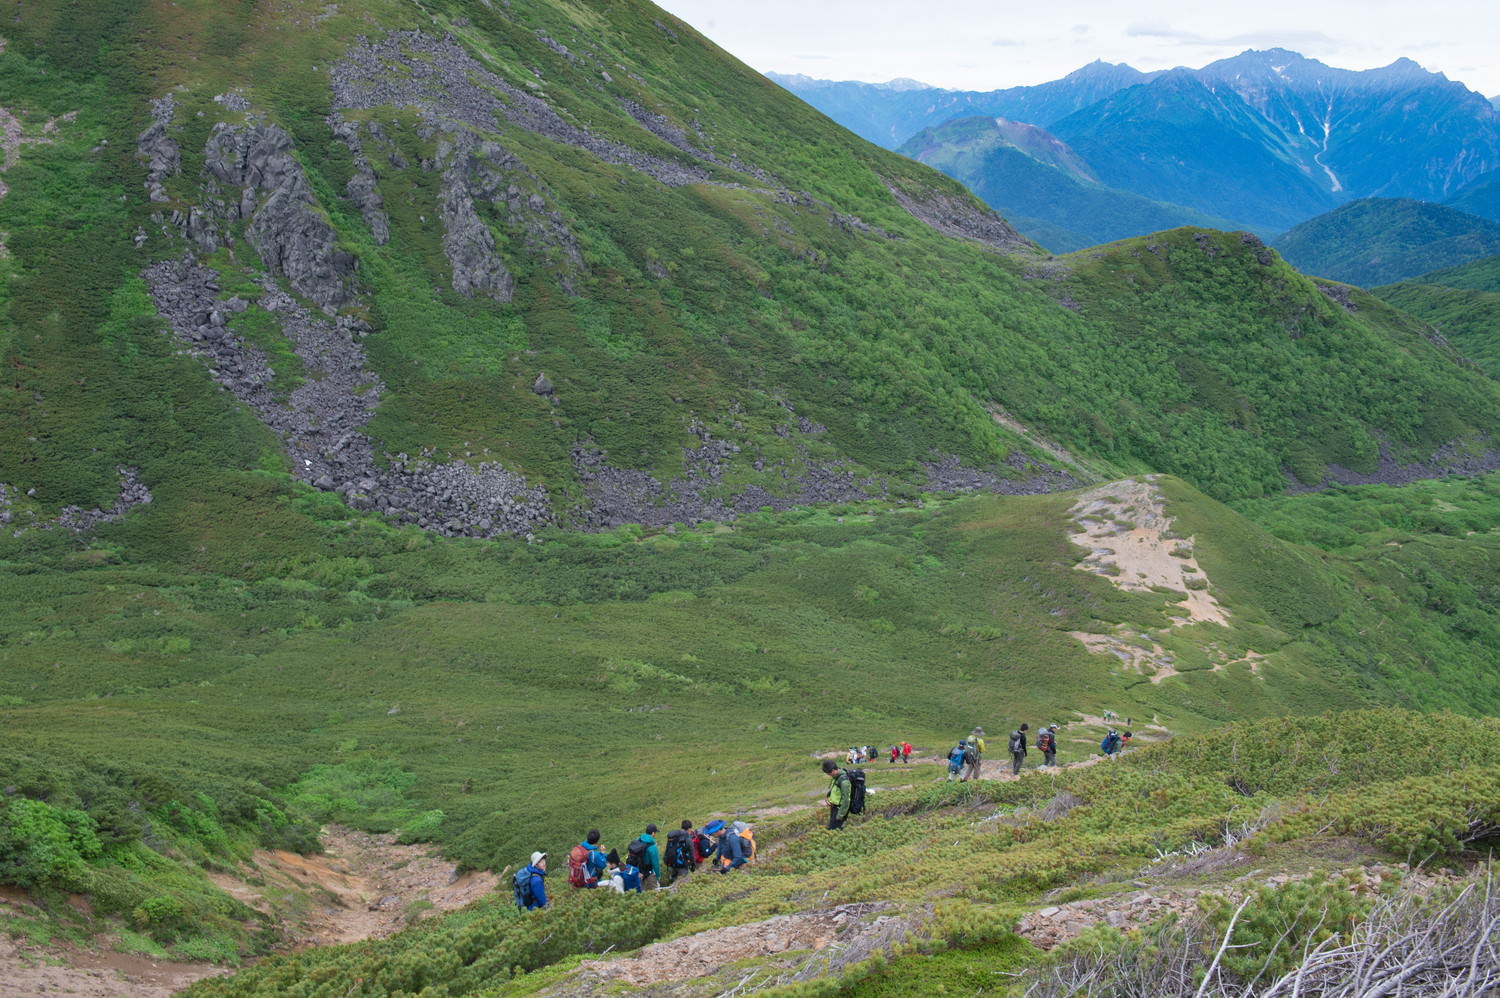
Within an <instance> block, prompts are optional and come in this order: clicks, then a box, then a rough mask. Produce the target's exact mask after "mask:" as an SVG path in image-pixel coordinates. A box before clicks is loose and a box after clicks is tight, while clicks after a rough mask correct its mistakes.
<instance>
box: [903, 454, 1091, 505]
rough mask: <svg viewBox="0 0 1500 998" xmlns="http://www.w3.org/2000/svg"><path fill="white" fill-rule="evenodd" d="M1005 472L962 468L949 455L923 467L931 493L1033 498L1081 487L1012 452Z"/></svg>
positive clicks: (1052, 469)
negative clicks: (975, 493)
mask: <svg viewBox="0 0 1500 998" xmlns="http://www.w3.org/2000/svg"><path fill="white" fill-rule="evenodd" d="M1004 465H1005V470H1001V469H999V468H996V469H994V470H990V469H988V468H970V467H966V466H965V465H964V464H963V463H962V462H961V461H959V459H958V458H956V457H954V456H952V455H949V456H947V457H944V458H940V459H938V460H936V461H930V462H928V463H927V464H924V465H923V468H925V469H926V471H927V488H928V489H929V490H930V491H933V492H993V493H995V494H996V495H1002V496H1036V495H1044V494H1046V493H1049V492H1063V491H1065V490H1067V489H1076V488H1078V487H1079V486H1081V485H1083V484H1084V483H1083V482H1080V481H1079V480H1078V479H1076V478H1074V477H1073V476H1072V475H1070V474H1068V473H1067V472H1066V471H1063V470H1062V469H1060V468H1055V467H1053V466H1051V465H1049V464H1045V463H1042V462H1037V461H1030V460H1027V458H1026V457H1025V456H1024V455H1022V454H1020V453H1018V452H1016V451H1012V452H1011V454H1010V456H1009V457H1007V458H1006V459H1005V462H1004Z"/></svg>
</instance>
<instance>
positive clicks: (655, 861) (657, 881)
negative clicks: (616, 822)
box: [625, 822, 661, 891]
mask: <svg viewBox="0 0 1500 998" xmlns="http://www.w3.org/2000/svg"><path fill="white" fill-rule="evenodd" d="M655 836H656V824H655V822H653V823H651V824H649V825H647V826H646V830H645V831H644V832H642V833H641V834H640V836H639V837H637V838H636V839H635V840H634V841H633V842H631V843H630V845H628V846H626V847H625V859H626V861H627V862H629V863H630V865H631V866H633V867H635V868H636V869H637V870H640V871H641V886H642V887H643V888H644V889H646V890H648V891H655V890H660V889H661V852H660V850H658V849H657V848H656V837H655Z"/></svg>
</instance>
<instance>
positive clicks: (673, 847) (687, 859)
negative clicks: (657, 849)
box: [667, 832, 697, 870]
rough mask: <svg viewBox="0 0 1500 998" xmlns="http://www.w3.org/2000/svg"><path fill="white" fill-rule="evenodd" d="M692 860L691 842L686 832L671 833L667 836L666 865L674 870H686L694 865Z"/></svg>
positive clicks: (694, 861)
mask: <svg viewBox="0 0 1500 998" xmlns="http://www.w3.org/2000/svg"><path fill="white" fill-rule="evenodd" d="M696 862H697V861H696V860H695V859H694V858H693V840H692V838H691V837H690V836H689V835H688V834H687V833H686V832H673V833H672V834H671V835H668V836H667V865H668V866H670V867H672V868H673V869H674V870H680V869H688V868H691V867H693V866H694V865H696Z"/></svg>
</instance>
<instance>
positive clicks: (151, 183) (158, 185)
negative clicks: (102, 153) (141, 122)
mask: <svg viewBox="0 0 1500 998" xmlns="http://www.w3.org/2000/svg"><path fill="white" fill-rule="evenodd" d="M175 110H176V102H175V101H173V100H172V95H171V94H168V95H167V96H165V97H163V98H161V99H160V100H157V101H153V102H152V104H151V119H152V120H151V127H149V128H147V129H146V130H145V131H144V132H142V133H141V134H140V135H139V136H138V137H137V138H136V140H135V150H136V156H137V158H139V159H141V160H142V161H144V162H145V164H146V196H147V197H148V198H149V199H150V200H152V201H155V202H158V203H160V202H163V201H166V200H167V189H166V187H165V186H164V185H165V181H166V179H167V178H168V177H174V176H176V175H177V174H179V173H181V172H182V150H181V149H179V148H178V146H177V142H176V141H175V140H174V139H173V138H172V137H171V136H170V135H168V134H167V126H168V125H170V124H171V123H172V114H173V112H174V111H175Z"/></svg>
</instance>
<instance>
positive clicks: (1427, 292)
mask: <svg viewBox="0 0 1500 998" xmlns="http://www.w3.org/2000/svg"><path fill="white" fill-rule="evenodd" d="M1375 294H1377V295H1379V296H1380V298H1381V299H1382V300H1383V301H1387V302H1389V303H1390V304H1392V305H1394V306H1395V307H1396V308H1399V309H1401V310H1403V311H1405V312H1408V313H1410V314H1412V315H1415V316H1417V317H1418V318H1420V319H1422V320H1423V321H1424V322H1428V323H1431V325H1432V326H1433V328H1434V329H1436V330H1437V331H1438V332H1439V333H1440V334H1441V335H1442V336H1443V337H1444V338H1445V339H1446V340H1448V342H1450V343H1452V344H1453V346H1454V349H1456V350H1458V352H1459V353H1461V354H1463V355H1464V356H1465V357H1468V358H1469V359H1470V360H1472V361H1474V363H1476V364H1478V365H1479V367H1480V368H1481V369H1482V370H1483V371H1484V372H1485V373H1486V374H1489V375H1490V376H1491V377H1497V376H1500V294H1497V293H1495V292H1493V291H1478V290H1475V289H1472V288H1458V287H1441V286H1438V285H1436V284H1419V283H1417V282H1415V281H1406V282H1402V283H1400V284H1388V285H1386V286H1385V287H1381V288H1376V289H1375Z"/></svg>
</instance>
